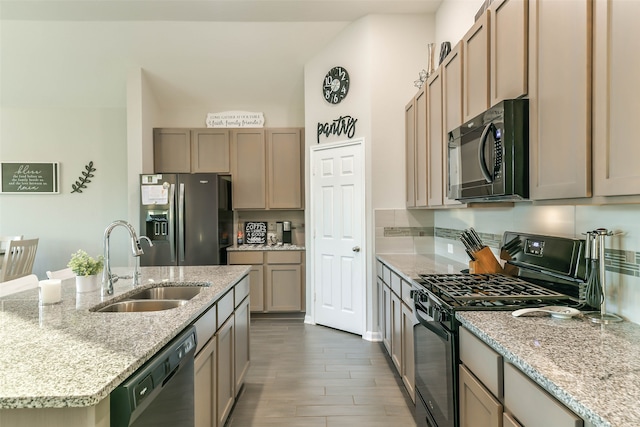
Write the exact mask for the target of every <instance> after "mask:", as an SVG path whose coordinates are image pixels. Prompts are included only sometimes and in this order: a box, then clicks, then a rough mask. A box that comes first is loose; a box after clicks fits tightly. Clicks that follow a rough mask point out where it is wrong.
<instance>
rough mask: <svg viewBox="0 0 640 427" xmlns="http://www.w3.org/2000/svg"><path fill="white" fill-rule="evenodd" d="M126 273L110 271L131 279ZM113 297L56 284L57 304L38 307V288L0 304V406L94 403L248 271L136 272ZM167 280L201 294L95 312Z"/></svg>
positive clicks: (153, 269)
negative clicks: (183, 300)
mask: <svg viewBox="0 0 640 427" xmlns="http://www.w3.org/2000/svg"><path fill="white" fill-rule="evenodd" d="M131 270H132V269H129V268H126V269H124V268H116V269H113V271H114V272H116V273H120V274H131V272H132V271H131ZM141 272H142V276H141V280H140V283H141V285H139V286H138V287H137V288H135V289H134V288H133V286H132V282H131V280H120V281H118V282H117V283H116V284H115V285H114V290H115V291H114V295H113V296H109V297H104V298H103V297H102V296H101V292H100V291H99V290H98V291H94V292H88V293H83V294H76V291H75V280H74V279H71V280H65V281H64V282H63V290H62V299H63V300H62V303H59V304H56V305H50V306H39V304H38V290H37V289H33V290H29V291H25V292H21V293H17V294H13V295H9V296H6V297H4V298H0V343H1V344H0V408H44V407H50V408H60V407H84V406H91V405H95V404H97V403H98V402H100V401H101V400H102V399H104V398H105V397H107V396H108V395H109V393H110V392H111V391H113V389H115V388H116V387H117V386H118V385H119V384H120V383H122V381H124V380H125V379H126V378H128V377H129V376H130V375H131V374H133V373H134V372H135V371H136V370H137V369H138V368H139V367H140V366H142V365H143V364H144V362H146V361H147V360H149V359H150V358H151V357H152V356H153V355H154V354H156V353H157V352H158V351H159V350H160V349H162V348H163V347H164V346H165V345H166V344H167V343H168V342H169V341H171V340H172V339H173V338H174V337H176V336H177V335H178V334H179V333H180V332H181V331H182V330H184V328H185V327H187V326H189V325H190V324H191V323H193V321H194V320H196V319H197V318H198V317H199V316H200V315H201V314H202V313H204V312H205V311H206V310H207V309H208V308H209V307H210V306H211V305H212V304H213V303H215V302H216V301H217V300H218V299H219V298H220V297H222V296H223V295H224V294H225V293H226V291H227V290H229V289H231V288H232V287H233V286H234V285H235V284H236V283H237V282H238V281H239V280H240V279H242V277H244V276H245V275H246V274H248V272H249V266H242V265H238V266H201V267H199V266H194V267H142V268H141ZM163 281H168V282H170V283H175V284H181V283H182V284H185V283H189V284H199V285H202V286H206V287H207V288H206V289H205V290H203V291H202V292H200V294H198V295H197V296H196V297H194V298H193V299H191V300H189V302H188V303H187V304H185V305H184V306H181V307H178V308H175V309H171V310H165V311H156V312H143V313H95V312H90V311H89V308H91V307H94V306H96V305H100V306H103V305H107V304H108V302H109V301H108V300H111V299H115V300H119V299H121V298H122V297H125V296H126V295H127V294H130V293H133V292H135V291H138V290H140V289H144V288H148V287H152V286H154V284H157V283H158V282H163Z"/></svg>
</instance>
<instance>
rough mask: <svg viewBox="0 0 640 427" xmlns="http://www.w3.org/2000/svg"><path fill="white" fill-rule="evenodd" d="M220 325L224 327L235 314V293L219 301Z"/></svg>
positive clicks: (229, 293) (228, 293)
mask: <svg viewBox="0 0 640 427" xmlns="http://www.w3.org/2000/svg"><path fill="white" fill-rule="evenodd" d="M217 305H218V325H222V324H223V323H224V322H225V321H226V320H227V319H228V318H229V316H231V314H232V313H233V308H234V306H233V291H229V292H227V294H226V295H225V296H223V297H222V298H220V299H219V300H218V304H217Z"/></svg>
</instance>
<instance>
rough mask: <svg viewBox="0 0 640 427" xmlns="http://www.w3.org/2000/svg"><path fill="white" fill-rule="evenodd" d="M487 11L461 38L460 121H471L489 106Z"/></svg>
mask: <svg viewBox="0 0 640 427" xmlns="http://www.w3.org/2000/svg"><path fill="white" fill-rule="evenodd" d="M489 13H490V12H489V11H488V10H487V11H486V12H485V13H483V14H482V16H481V17H480V19H478V20H477V21H476V22H475V24H473V26H472V27H471V29H469V31H467V33H466V34H465V35H464V37H463V38H462V50H463V51H464V63H463V65H462V67H463V70H464V74H463V78H464V83H463V104H462V112H463V116H462V121H463V122H466V121H467V120H471V119H473V118H474V117H475V116H477V115H478V114H480V113H483V112H484V111H486V110H487V109H488V108H489V107H490V105H489Z"/></svg>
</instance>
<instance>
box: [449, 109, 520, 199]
mask: <svg viewBox="0 0 640 427" xmlns="http://www.w3.org/2000/svg"><path fill="white" fill-rule="evenodd" d="M528 102H529V100H527V99H508V100H504V101H502V102H500V103H498V104H496V105H494V106H493V107H491V108H490V109H488V110H487V111H485V112H484V113H482V114H480V115H479V116H477V117H475V118H474V119H472V120H469V121H468V122H466V123H464V124H463V125H462V126H460V127H459V128H457V129H455V130H453V131H451V132H449V134H448V150H447V151H448V152H447V161H448V165H449V173H448V181H447V188H448V195H449V198H450V199H456V200H460V201H462V202H465V203H466V202H482V201H505V200H510V201H515V200H525V199H528V198H529V104H528Z"/></svg>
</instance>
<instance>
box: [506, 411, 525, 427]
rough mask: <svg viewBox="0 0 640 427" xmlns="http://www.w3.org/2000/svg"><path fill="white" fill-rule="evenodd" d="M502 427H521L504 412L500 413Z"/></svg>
mask: <svg viewBox="0 0 640 427" xmlns="http://www.w3.org/2000/svg"><path fill="white" fill-rule="evenodd" d="M502 427H522V425H521V424H520V423H519V422H517V421H516V420H514V419H513V418H512V417H511V415H509V414H507V413H506V412H503V413H502Z"/></svg>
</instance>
